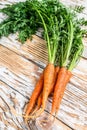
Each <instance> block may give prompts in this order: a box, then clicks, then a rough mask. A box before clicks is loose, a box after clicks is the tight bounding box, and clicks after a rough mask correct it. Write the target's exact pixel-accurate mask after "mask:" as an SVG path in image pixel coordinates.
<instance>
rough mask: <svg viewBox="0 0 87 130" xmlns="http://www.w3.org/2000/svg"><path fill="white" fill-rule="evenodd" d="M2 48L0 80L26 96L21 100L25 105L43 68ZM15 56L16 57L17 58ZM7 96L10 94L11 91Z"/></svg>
mask: <svg viewBox="0 0 87 130" xmlns="http://www.w3.org/2000/svg"><path fill="white" fill-rule="evenodd" d="M0 50H1V51H0V80H1V81H2V82H5V83H6V84H8V85H9V87H10V88H11V89H12V90H13V91H15V92H18V93H19V94H21V95H22V96H23V97H25V98H26V100H25V101H24V100H22V101H21V102H22V103H23V105H25V104H26V101H27V99H28V97H30V95H31V92H32V90H33V89H34V85H35V83H36V81H37V79H38V77H39V75H40V73H41V71H42V69H40V68H39V67H38V66H36V65H34V64H33V63H31V62H29V61H28V60H26V59H24V58H23V57H21V56H19V55H17V54H16V53H14V52H12V51H10V50H8V49H6V48H4V47H2V46H0ZM14 57H16V59H15V58H14ZM11 63H12V64H11ZM28 69H29V70H28ZM7 89H8V90H9V88H8V87H7ZM7 89H6V92H7V93H8V91H7ZM4 90H5V89H4ZM0 92H1V91H0ZM4 95H5V98H6V99H7V100H6V99H4V100H5V101H6V102H7V103H9V100H10V99H9V100H8V97H6V94H5V92H4ZM1 96H2V95H1ZM7 96H9V93H8V95H7ZM2 97H3V96H2ZM17 100H19V101H20V100H21V98H17ZM17 102H18V101H17ZM20 105H21V104H20ZM20 105H19V107H20V109H22V112H23V108H21V106H20ZM15 110H16V109H15ZM16 112H17V111H16ZM18 112H19V111H18ZM20 113H21V112H20ZM15 118H16V117H15ZM56 122H58V125H59V127H60V128H61V129H62V128H63V129H65V130H67V129H69V128H68V127H67V126H65V125H64V124H63V123H62V125H61V122H60V121H58V120H57V121H56ZM20 123H21V122H20ZM55 125H56V123H55V124H54V126H53V129H55V127H56V126H55ZM25 130H26V129H25Z"/></svg>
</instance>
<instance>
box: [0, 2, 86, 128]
mask: <svg viewBox="0 0 87 130" xmlns="http://www.w3.org/2000/svg"><path fill="white" fill-rule="evenodd" d="M15 1H16V0H15ZM61 1H62V2H64V3H65V0H61ZM16 2H17V1H16ZM0 3H1V4H2V5H3V6H1V5H0V7H4V5H5V4H7V3H10V4H11V3H14V1H12V0H1V1H0ZM84 3H86V0H83V1H81V0H77V1H73V0H68V1H67V5H75V4H83V5H84V6H86V4H84ZM85 14H87V12H86V10H85V13H83V15H85ZM84 17H85V16H84ZM0 18H1V20H2V19H3V18H4V17H3V15H2V14H0ZM16 39H17V35H10V36H9V37H8V38H6V37H3V38H2V39H0V102H1V104H0V113H1V115H0V129H1V130H4V129H6V130H10V129H11V130H27V129H32V130H35V129H37V128H36V126H37V127H38V125H37V124H35V125H34V123H32V124H30V126H29V127H28V126H27V125H26V124H25V123H24V121H23V118H22V117H16V115H14V113H13V112H12V110H14V111H15V110H16V112H17V113H20V114H21V113H23V111H24V106H25V104H26V103H27V102H28V99H29V98H30V96H31V92H32V91H33V89H34V86H35V83H36V82H37V80H38V78H39V75H40V73H41V72H42V70H43V68H44V67H45V66H46V64H47V49H46V45H45V41H44V40H43V39H41V38H39V37H37V36H35V35H34V36H33V40H32V41H30V40H28V41H27V42H26V43H25V44H24V45H22V44H21V43H20V42H18V41H17V40H16ZM83 41H84V46H85V49H84V53H83V57H82V58H81V61H80V62H79V64H78V66H77V67H76V68H75V69H74V70H73V77H72V78H71V80H70V83H69V84H68V85H67V88H66V91H65V94H64V97H63V100H62V103H61V107H60V110H59V113H58V115H57V118H56V121H55V124H54V125H53V127H52V130H71V129H75V130H86V129H87V39H86V38H85V39H83ZM50 106H51V98H49V101H48V104H47V108H46V111H47V112H48V111H49V109H50ZM7 119H9V120H7ZM38 129H41V128H39V127H38Z"/></svg>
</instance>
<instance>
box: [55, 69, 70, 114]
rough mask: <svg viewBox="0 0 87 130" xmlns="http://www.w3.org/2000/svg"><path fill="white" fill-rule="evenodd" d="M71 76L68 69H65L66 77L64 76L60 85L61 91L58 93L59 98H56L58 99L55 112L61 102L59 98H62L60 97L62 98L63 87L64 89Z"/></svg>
mask: <svg viewBox="0 0 87 130" xmlns="http://www.w3.org/2000/svg"><path fill="white" fill-rule="evenodd" d="M71 77H72V73H71V72H70V71H69V70H67V72H66V77H65V79H64V81H63V86H62V88H61V93H60V96H59V99H58V101H57V102H58V103H57V107H56V113H57V112H58V110H59V107H60V103H61V100H62V98H63V95H64V91H65V89H66V85H67V83H68V82H69V80H70V78H71Z"/></svg>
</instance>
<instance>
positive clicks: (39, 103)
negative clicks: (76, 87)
mask: <svg viewBox="0 0 87 130" xmlns="http://www.w3.org/2000/svg"><path fill="white" fill-rule="evenodd" d="M58 71H59V66H57V67H55V77H54V82H53V83H52V85H51V87H50V89H49V92H48V96H49V95H50V94H51V92H53V89H54V85H55V83H56V79H57V75H58ZM42 97H43V93H41V94H40V95H39V97H38V101H37V107H36V108H35V111H34V112H36V111H37V110H38V109H39V108H40V107H41V104H42Z"/></svg>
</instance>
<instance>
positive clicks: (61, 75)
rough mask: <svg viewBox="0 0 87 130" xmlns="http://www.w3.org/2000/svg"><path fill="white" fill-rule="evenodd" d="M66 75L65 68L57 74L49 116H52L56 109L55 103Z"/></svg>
mask: <svg viewBox="0 0 87 130" xmlns="http://www.w3.org/2000/svg"><path fill="white" fill-rule="evenodd" d="M66 75H67V73H66V68H65V67H62V68H60V70H59V73H58V78H57V81H56V85H55V88H54V94H53V101H52V109H51V114H53V113H54V112H55V111H56V107H57V104H58V103H57V102H58V98H59V96H60V93H61V88H62V86H63V84H64V82H63V81H64V79H65V77H66Z"/></svg>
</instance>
